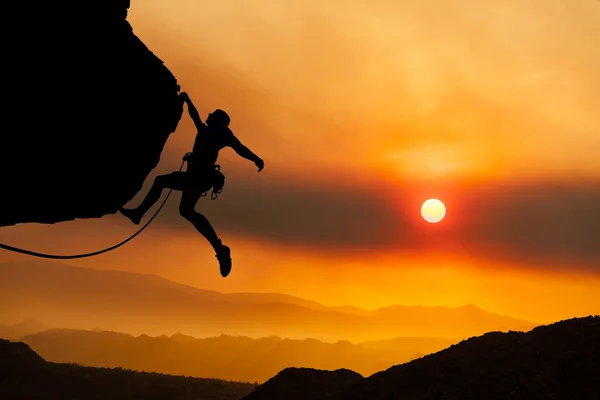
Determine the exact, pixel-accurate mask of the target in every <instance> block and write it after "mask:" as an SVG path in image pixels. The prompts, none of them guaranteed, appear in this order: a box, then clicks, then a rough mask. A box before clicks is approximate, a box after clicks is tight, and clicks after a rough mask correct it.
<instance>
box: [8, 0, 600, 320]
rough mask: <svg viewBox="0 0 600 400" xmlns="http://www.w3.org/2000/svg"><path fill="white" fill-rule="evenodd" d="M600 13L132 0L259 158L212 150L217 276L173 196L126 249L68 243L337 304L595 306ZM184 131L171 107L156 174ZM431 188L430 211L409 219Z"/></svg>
mask: <svg viewBox="0 0 600 400" xmlns="http://www.w3.org/2000/svg"><path fill="white" fill-rule="evenodd" d="M599 18H600V3H599V2H597V1H595V0H581V1H577V2H565V1H559V0H544V1H542V0H524V1H500V0H490V1H486V2H480V1H475V0H470V1H468V0H460V1H454V2H452V4H450V3H449V2H445V1H443V0H426V1H422V0H419V1H416V0H400V1H399V0H394V1H391V0H389V1H379V0H369V1H366V0H365V1H353V2H342V1H340V0H333V1H328V2H322V1H313V0H307V1H303V2H296V1H291V0H279V1H272V0H257V1H254V2H252V3H251V4H250V3H248V4H244V5H241V6H240V3H239V2H234V1H229V0H223V1H220V2H198V1H192V0H180V1H178V2H176V4H173V3H168V2H164V1H159V0H145V1H144V2H136V1H133V2H132V8H131V10H130V12H129V21H130V22H131V24H132V25H133V27H134V32H135V33H136V34H137V35H138V36H139V37H140V38H141V39H142V40H143V41H144V42H145V43H146V45H147V46H148V47H149V48H150V49H151V50H152V51H153V52H154V53H155V54H156V55H157V56H158V57H160V58H161V59H162V60H163V61H164V62H165V64H166V65H167V67H168V68H169V69H170V70H171V71H172V72H173V73H174V74H175V76H176V77H177V78H178V80H179V82H180V84H181V85H182V88H183V89H184V90H186V91H187V92H188V93H189V94H190V96H191V97H192V100H193V101H194V102H195V103H196V105H197V106H198V108H199V110H200V111H201V114H202V115H203V117H205V116H206V114H207V113H208V112H209V111H211V109H214V108H224V109H226V110H227V111H228V112H229V113H230V115H231V117H232V125H231V127H232V129H233V130H234V132H235V133H236V134H237V135H238V137H239V138H240V139H241V140H242V141H243V142H244V143H245V144H247V145H248V146H249V147H250V148H251V149H253V150H254V151H255V152H256V153H258V154H259V155H260V156H261V157H263V158H264V159H265V162H266V168H265V170H264V171H263V172H261V173H260V174H257V173H256V170H255V168H254V166H253V165H252V164H251V163H248V162H247V161H245V160H242V159H239V158H236V156H235V154H234V153H233V152H232V151H231V150H224V151H223V153H222V156H221V158H222V160H221V164H222V165H223V168H224V172H225V174H226V175H227V183H226V186H225V190H224V192H223V194H222V195H221V197H220V198H219V200H218V201H216V202H210V201H207V200H203V201H202V202H201V204H200V205H199V206H198V210H200V211H202V210H204V211H206V215H207V216H208V217H209V218H210V219H211V221H213V222H214V224H215V227H216V229H217V230H218V232H220V233H221V234H222V237H223V240H224V241H225V242H226V243H230V244H231V247H232V255H233V258H234V269H233V272H232V274H231V276H230V277H228V278H227V279H222V278H221V277H220V276H219V275H218V267H217V264H216V260H215V258H214V255H213V253H212V250H211V249H210V247H209V245H208V244H207V243H206V242H205V241H204V240H203V239H202V238H201V237H200V236H199V235H198V234H197V233H196V232H195V231H194V229H193V227H191V225H188V224H187V223H186V222H185V221H184V222H182V221H181V220H180V218H179V216H178V215H177V212H176V210H177V201H178V199H179V196H178V195H174V196H173V197H172V200H170V204H169V208H168V209H167V210H166V213H165V215H162V216H161V217H160V218H159V219H158V220H157V221H156V224H155V225H154V226H152V227H151V228H150V229H149V230H148V231H147V232H145V233H144V234H143V235H142V236H141V237H139V238H137V239H136V240H135V241H134V242H132V243H131V244H128V245H127V246H126V247H125V248H123V249H120V250H118V251H116V252H114V253H110V254H108V255H104V256H100V257H97V258H94V259H86V260H79V261H77V262H72V263H71V264H73V265H82V266H93V267H96V268H114V269H124V270H132V271H138V272H148V273H158V274H160V275H162V276H165V277H167V278H169V279H173V280H176V281H178V282H184V283H188V284H193V285H196V286H199V287H202V288H214V289H216V290H221V291H225V292H232V291H269V292H284V293H290V294H295V295H299V296H303V297H307V298H310V299H314V300H317V301H322V302H324V303H326V304H332V305H335V304H354V305H358V306H363V307H367V308H374V307H378V306H383V305H387V304H392V303H395V304H421V305H449V306H451V305H461V304H466V303H473V304H476V305H478V306H480V307H483V308H485V309H488V310H490V311H495V312H499V313H506V314H510V315H512V316H515V317H522V318H529V319H532V320H537V321H547V320H553V319H557V318H567V317H571V316H576V315H585V314H591V313H600V298H599V297H598V296H597V293H598V289H600V245H599V244H598V243H599V241H598V239H597V238H598V232H599V231H600V230H599V229H600V213H599V212H598V210H597V207H598V204H600V158H598V157H597V151H598V148H600V135H599V134H598V132H599V131H600V114H598V109H600V96H598V93H600V70H599V69H598V68H597V66H598V64H599V63H600V47H598V46H597V43H595V42H596V41H597V38H598V37H600V25H598V24H597V21H598V19H599ZM193 139H194V131H193V127H192V124H191V121H190V120H189V117H188V116H187V114H186V115H184V118H183V120H182V122H181V124H180V126H179V128H178V130H177V131H176V132H175V134H173V135H172V137H171V138H170V140H169V142H168V143H167V146H166V147H165V151H164V153H163V157H162V160H161V164H160V165H159V167H158V168H157V170H156V171H155V172H154V173H153V174H152V176H151V178H152V177H153V176H154V175H156V174H157V173H163V172H168V171H170V170H172V169H176V168H178V167H179V164H180V157H181V155H183V154H184V153H185V152H186V151H189V149H190V148H191V145H192V143H193ZM151 178H150V179H148V182H151ZM144 193H145V192H144ZM429 197H438V198H440V199H442V200H443V201H444V202H445V203H446V205H447V206H448V216H447V219H446V220H444V221H443V222H442V223H441V224H440V225H439V226H431V225H428V224H426V223H424V222H423V221H422V220H421V219H420V216H419V208H420V205H421V203H422V201H424V200H425V199H427V198H429ZM137 201H139V197H137V198H136V199H135V202H137ZM134 230H135V227H133V226H131V225H128V224H127V223H126V221H123V219H122V218H119V216H107V217H105V218H103V219H101V220H94V221H77V222H68V223H64V224H59V225H55V226H37V225H34V224H32V225H22V226H17V227H9V228H2V230H0V239H1V241H2V242H4V243H7V244H12V245H17V246H23V247H27V248H31V249H34V250H37V251H47V252H56V253H58V252H67V253H76V252H80V251H92V250H95V249H97V248H101V247H103V246H106V245H110V244H113V243H114V242H117V241H120V240H121V239H122V238H124V237H127V236H128V235H129V234H130V233H132V232H133V231H134ZM4 259H7V260H9V259H10V260H12V259H22V257H20V256H15V255H13V254H9V253H6V252H3V253H0V261H1V260H4Z"/></svg>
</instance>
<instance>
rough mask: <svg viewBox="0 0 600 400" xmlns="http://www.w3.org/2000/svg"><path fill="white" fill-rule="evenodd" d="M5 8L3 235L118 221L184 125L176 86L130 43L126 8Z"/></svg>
mask: <svg viewBox="0 0 600 400" xmlns="http://www.w3.org/2000/svg"><path fill="white" fill-rule="evenodd" d="M6 3H7V4H3V6H2V8H3V15H4V17H5V23H4V24H3V27H2V28H1V29H2V30H3V32H2V33H3V34H2V48H3V50H2V53H3V64H4V65H3V70H4V73H3V76H4V82H3V83H4V85H3V86H4V90H3V91H2V97H3V100H4V101H3V104H4V107H3V117H2V124H3V129H2V131H1V133H0V135H1V136H0V174H1V178H2V179H1V182H2V189H1V193H0V226H7V225H14V224H18V223H25V222H38V223H56V222H61V221H67V220H73V219H76V218H98V217H102V216H104V215H106V214H112V213H115V212H116V211H117V210H118V208H119V207H120V206H121V205H123V204H125V203H126V202H128V201H129V200H130V199H132V198H133V196H135V194H136V193H137V192H138V191H139V190H140V189H141V187H142V185H143V182H144V180H145V179H146V177H147V176H148V174H149V173H150V171H151V170H152V169H153V168H154V167H155V166H156V165H157V164H158V161H159V159H160V154H161V152H162V149H163V147H164V145H165V143H166V141H167V139H168V137H169V135H170V134H171V133H172V132H173V131H174V130H175V128H176V127H177V124H178V122H179V120H180V118H181V115H182V111H183V105H182V103H181V102H180V101H179V98H178V86H177V81H176V79H175V77H174V76H173V74H172V73H171V72H170V71H169V70H168V69H167V68H166V67H165V65H164V64H163V62H162V61H161V60H160V59H159V58H157V57H156V56H155V55H154V54H153V53H152V52H151V51H150V50H149V49H148V48H147V47H146V46H145V45H144V43H142V42H141V40H140V39H139V38H138V37H137V36H136V35H135V34H134V32H133V30H132V27H131V25H130V24H129V23H128V22H127V20H126V17H127V10H128V8H129V0H86V1H74V0H56V1H49V0H46V1H44V0H29V1H26V2H20V1H9V2H6ZM137 6H138V7H143V3H140V4H138V5H137Z"/></svg>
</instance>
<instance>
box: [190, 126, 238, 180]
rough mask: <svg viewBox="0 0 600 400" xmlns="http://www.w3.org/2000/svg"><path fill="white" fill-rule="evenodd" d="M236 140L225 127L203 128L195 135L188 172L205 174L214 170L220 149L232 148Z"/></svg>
mask: <svg viewBox="0 0 600 400" xmlns="http://www.w3.org/2000/svg"><path fill="white" fill-rule="evenodd" d="M235 141H236V138H235V136H234V134H233V132H232V131H231V129H229V128H227V127H222V128H215V127H208V126H206V127H203V128H201V129H200V130H199V131H198V133H197V134H196V140H195V142H194V147H193V149H192V153H193V154H194V155H193V157H192V160H191V162H190V163H189V166H188V172H191V173H193V174H205V173H209V172H210V171H212V170H213V169H214V165H215V163H216V162H217V158H218V157H219V151H221V149H223V148H225V147H228V146H232V145H233V144H234V143H235Z"/></svg>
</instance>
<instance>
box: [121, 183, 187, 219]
mask: <svg viewBox="0 0 600 400" xmlns="http://www.w3.org/2000/svg"><path fill="white" fill-rule="evenodd" d="M185 174H186V172H183V171H177V172H172V173H170V174H166V175H160V176H157V177H156V178H154V183H153V184H152V187H151V188H150V190H149V191H148V194H147V195H146V197H145V198H144V200H143V201H142V203H141V204H140V205H139V206H138V207H137V208H131V209H126V208H120V209H119V211H120V212H121V214H123V215H124V216H126V217H127V218H129V219H130V220H131V222H133V223H134V224H136V225H137V224H139V223H140V221H141V220H142V217H143V216H144V214H145V213H146V212H147V211H148V210H149V209H150V207H152V206H153V205H154V203H156V202H157V201H158V199H160V195H161V194H162V191H163V190H164V189H173V190H183V189H184V188H185V187H186V183H187V176H186V175H185Z"/></svg>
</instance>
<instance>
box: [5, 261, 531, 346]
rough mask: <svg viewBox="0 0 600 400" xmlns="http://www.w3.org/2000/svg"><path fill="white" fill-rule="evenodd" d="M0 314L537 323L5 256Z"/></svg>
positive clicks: (353, 326)
mask: <svg viewBox="0 0 600 400" xmlns="http://www.w3.org/2000/svg"><path fill="white" fill-rule="evenodd" d="M0 304H3V305H4V306H3V307H0V322H4V323H6V322H10V323H14V322H16V321H21V320H24V319H31V318H33V319H38V320H41V321H44V322H45V323H47V324H49V325H51V326H55V327H67V328H75V329H87V330H93V329H96V328H100V329H103V330H110V331H116V332H123V333H130V334H134V335H141V334H147V335H151V336H160V335H163V334H168V335H172V334H175V333H183V334H186V335H191V336H194V337H198V338H201V337H214V336H220V335H221V334H226V335H232V336H247V337H251V338H260V337H268V336H272V335H275V336H279V337H283V338H298V339H304V338H312V339H316V340H321V341H327V342H336V341H339V340H348V341H351V342H354V343H356V342H364V341H374V340H375V341H377V340H382V339H391V338H395V337H417V338H423V337H438V338H444V339H455V340H459V339H464V338H467V337H471V336H475V335H481V334H483V333H485V332H489V331H509V330H519V331H520V330H529V329H531V328H533V327H535V326H536V325H537V324H536V323H534V322H530V321H523V320H519V319H515V318H511V317H508V316H503V315H498V314H494V313H490V312H487V311H484V310H482V309H479V308H477V307H476V306H473V305H466V306H462V307H455V308H450V307H421V306H401V305H395V306H389V307H385V308H381V309H378V310H373V311H371V310H364V309H360V308H356V307H350V306H346V307H327V306H324V305H322V304H319V303H317V302H313V301H309V300H305V299H301V298H298V297H294V296H288V295H284V294H269V293H220V292H216V291H212V290H203V289H198V288H195V287H192V286H187V285H183V284H179V283H175V282H172V281H169V280H167V279H164V278H162V277H159V276H156V275H144V274H137V273H131V272H124V271H116V270H96V269H89V268H80V267H73V266H68V265H64V264H61V263H55V262H46V261H41V262H21V263H16V262H10V263H2V264H0Z"/></svg>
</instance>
